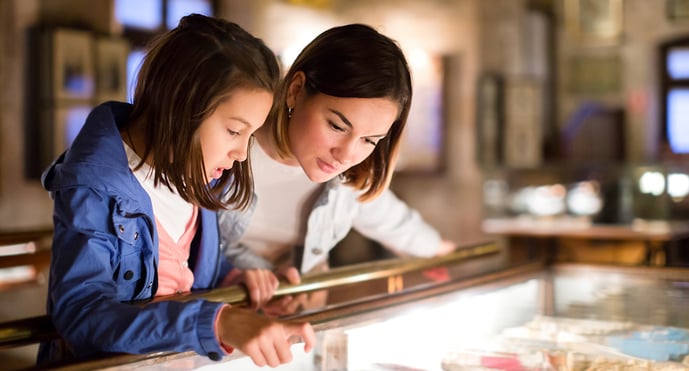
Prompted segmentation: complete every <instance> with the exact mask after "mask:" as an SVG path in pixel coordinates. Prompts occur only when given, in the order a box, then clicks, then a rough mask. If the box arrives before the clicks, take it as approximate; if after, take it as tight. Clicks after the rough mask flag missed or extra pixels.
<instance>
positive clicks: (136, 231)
mask: <svg viewBox="0 0 689 371" xmlns="http://www.w3.org/2000/svg"><path fill="white" fill-rule="evenodd" d="M140 223H143V220H141V218H127V217H121V216H115V217H113V226H114V228H115V233H116V234H117V244H118V249H117V251H118V254H117V257H116V263H115V269H114V274H113V280H114V281H115V283H116V285H117V299H118V300H120V301H129V300H133V299H134V298H136V297H137V296H139V295H140V294H141V292H142V291H143V290H144V289H145V288H146V286H147V285H146V262H145V254H144V243H143V240H144V239H143V238H142V236H143V235H142V231H143V229H142V228H141V224H140Z"/></svg>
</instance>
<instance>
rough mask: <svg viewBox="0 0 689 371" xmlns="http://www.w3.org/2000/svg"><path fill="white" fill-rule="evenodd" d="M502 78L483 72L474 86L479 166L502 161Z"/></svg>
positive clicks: (503, 119) (487, 165)
mask: <svg viewBox="0 0 689 371" xmlns="http://www.w3.org/2000/svg"><path fill="white" fill-rule="evenodd" d="M503 80H504V79H503V77H502V76H501V75H499V74H494V73H485V74H483V75H482V76H481V77H480V78H479V81H478V84H477V87H476V90H477V92H476V93H477V94H476V97H477V103H478V109H477V112H476V136H477V138H476V139H477V140H476V150H477V153H476V159H477V161H478V163H479V164H480V165H481V166H486V167H491V166H499V165H501V164H502V162H503V154H502V151H503V140H504V128H503V123H504V121H505V118H504V102H503V100H504V99H503V95H504V94H503V93H504V81H503Z"/></svg>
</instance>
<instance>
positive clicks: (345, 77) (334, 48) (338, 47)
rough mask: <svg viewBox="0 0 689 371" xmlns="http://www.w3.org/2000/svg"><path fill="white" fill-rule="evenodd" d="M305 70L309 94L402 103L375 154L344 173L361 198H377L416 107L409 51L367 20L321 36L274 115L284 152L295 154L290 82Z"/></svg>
mask: <svg viewBox="0 0 689 371" xmlns="http://www.w3.org/2000/svg"><path fill="white" fill-rule="evenodd" d="M299 71H302V72H303V73H304V74H305V76H306V83H305V90H306V94H307V95H308V96H312V95H315V94H319V93H322V94H327V95H331V96H335V97H342V98H389V99H391V100H393V101H394V102H397V104H398V105H399V116H398V117H397V119H396V120H395V122H394V123H393V124H392V126H391V127H390V131H389V132H388V133H387V135H386V136H385V138H383V139H382V140H380V141H379V142H378V144H377V145H376V148H375V149H374V150H373V153H371V155H370V156H369V157H367V158H366V159H365V160H364V161H362V162H361V163H359V164H357V165H355V166H352V167H351V168H349V169H348V170H346V171H345V172H344V173H343V174H342V177H343V178H344V181H345V183H347V184H349V185H351V186H353V187H354V188H356V189H358V190H361V191H363V192H362V194H361V195H360V197H359V199H360V200H362V201H365V200H370V199H373V198H375V197H377V196H378V195H380V193H381V192H383V190H385V189H386V188H387V187H388V185H389V184H390V180H391V179H392V174H393V171H394V167H395V163H396V161H397V155H398V152H399V147H400V139H401V137H402V133H403V131H404V127H405V126H406V123H407V117H408V115H409V108H410V106H411V98H412V86H411V74H410V72H409V66H408V65H407V61H406V59H405V57H404V53H403V52H402V50H401V49H400V48H399V46H398V45H397V44H396V43H395V42H394V41H393V40H392V39H390V38H388V37H387V36H385V35H382V34H381V33H379V32H378V31H376V30H375V29H373V28H371V27H370V26H367V25H363V24H349V25H344V26H339V27H334V28H331V29H329V30H327V31H325V32H323V33H322V34H320V35H319V36H318V37H316V38H315V39H314V40H313V41H312V42H311V43H310V44H309V45H307V46H306V47H305V48H304V50H302V52H301V53H300V54H299V56H297V58H296V60H295V61H294V63H293V64H292V66H291V67H290V69H289V71H287V74H286V76H285V78H284V79H283V81H282V84H281V85H280V88H279V89H278V93H277V96H276V104H275V105H273V110H272V111H271V113H270V114H269V115H268V121H267V123H268V125H271V131H272V135H273V137H274V138H273V139H274V140H275V142H276V143H277V147H278V152H279V153H280V155H282V156H284V157H289V156H290V155H291V151H290V149H289V147H290V145H289V136H288V134H287V133H288V130H287V129H288V125H289V118H288V117H287V116H288V115H287V108H288V107H286V106H285V103H284V102H285V101H286V99H287V92H288V88H289V83H290V81H291V80H292V78H293V77H294V75H295V74H296V73H297V72H299Z"/></svg>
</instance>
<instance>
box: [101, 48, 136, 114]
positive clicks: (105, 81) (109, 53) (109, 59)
mask: <svg viewBox="0 0 689 371" xmlns="http://www.w3.org/2000/svg"><path fill="white" fill-rule="evenodd" d="M95 48H96V53H95V54H96V94H95V100H96V102H95V103H101V102H105V101H110V100H116V101H126V99H127V56H128V55H129V51H130V49H131V47H130V45H129V42H128V41H127V40H126V39H124V38H119V37H98V38H97V39H96V42H95Z"/></svg>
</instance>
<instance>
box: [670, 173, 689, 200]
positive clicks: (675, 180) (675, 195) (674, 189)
mask: <svg viewBox="0 0 689 371" xmlns="http://www.w3.org/2000/svg"><path fill="white" fill-rule="evenodd" d="M667 194H668V195H669V196H670V197H671V198H672V200H673V201H675V202H679V201H681V200H683V199H684V197H686V196H687V194H689V175H687V174H682V173H672V174H668V176H667Z"/></svg>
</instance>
